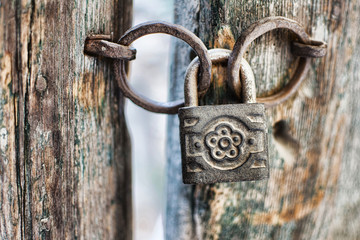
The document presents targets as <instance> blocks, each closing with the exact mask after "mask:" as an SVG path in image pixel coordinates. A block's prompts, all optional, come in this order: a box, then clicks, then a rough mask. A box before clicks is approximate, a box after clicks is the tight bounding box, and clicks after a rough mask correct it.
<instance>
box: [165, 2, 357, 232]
mask: <svg viewBox="0 0 360 240" xmlns="http://www.w3.org/2000/svg"><path fill="white" fill-rule="evenodd" d="M359 7H360V2H359V1H351V0H349V1H312V0H302V1H295V2H294V1H262V2H259V1H215V0H214V1H212V0H210V1H205V0H204V1H203V0H200V1H196V0H195V1H191V3H189V1H177V2H176V6H175V9H176V10H177V11H179V12H178V13H177V14H176V16H177V17H176V18H175V21H176V23H180V24H182V25H184V26H187V27H189V26H191V27H190V29H191V30H195V31H196V32H197V33H198V35H199V36H200V38H202V40H203V41H204V42H205V43H206V44H207V46H208V47H209V48H215V47H223V48H229V49H231V48H232V46H233V44H234V41H235V39H236V38H237V37H238V36H239V35H240V33H241V31H242V30H244V29H245V28H246V27H248V26H249V25H250V24H251V23H253V22H254V21H256V20H258V19H261V18H263V17H266V16H277V15H281V16H285V17H289V18H291V19H294V20H297V21H298V22H300V23H301V24H303V25H304V27H305V29H306V30H307V32H308V33H309V34H310V35H311V36H312V37H313V38H314V39H318V40H323V41H326V42H328V48H329V51H328V54H327V56H326V57H325V58H323V59H321V60H313V61H312V67H311V70H310V72H309V74H308V77H307V80H306V82H305V83H304V84H303V85H302V86H301V89H300V90H299V92H298V94H296V96H294V97H293V98H292V99H290V100H289V101H287V102H285V103H283V104H281V105H279V106H278V107H275V108H272V109H268V110H267V116H268V121H269V136H270V143H269V144H270V145H269V146H270V149H271V150H270V159H271V161H270V164H271V173H270V174H271V175H270V179H269V180H267V181H261V182H242V183H231V184H215V185H207V186H201V185H198V186H196V187H195V186H184V185H182V184H181V175H180V171H181V168H180V148H179V147H178V146H179V142H178V141H179V140H178V121H177V119H176V116H175V117H171V118H170V119H169V132H170V134H169V135H170V136H169V138H168V140H169V152H170V153H171V155H170V156H171V157H169V169H168V171H169V173H168V179H169V184H168V186H169V187H168V188H169V190H168V194H169V195H170V196H169V200H168V207H167V209H168V212H167V217H168V219H169V221H168V222H167V224H168V226H167V228H166V230H167V234H166V236H167V237H168V239H357V237H358V236H359V235H360V232H359V231H360V228H359V224H360V219H359V215H358V214H357V213H359V211H360V208H359V204H358V203H359V202H360V198H359V194H358V193H359V191H358V188H357V186H358V184H359V182H360V176H359V174H357V171H358V169H360V165H359V162H358V161H357V159H358V157H357V154H356V153H358V152H359V151H358V148H359V147H358V145H359V144H358V143H359V137H358V136H359V134H358V129H357V124H358V119H359V109H360V108H359V102H358V101H357V94H356V91H357V90H358V88H359V84H358V81H357V80H358V78H359V75H360V72H359V60H360V59H359V56H360V48H359V42H360V33H359V31H355V29H357V25H358V23H359V22H360V14H359V11H358V9H359ZM189 12H190V14H192V15H190V16H198V18H196V17H194V18H191V17H189ZM290 39H291V35H290V34H289V33H288V32H286V31H274V32H271V33H270V34H266V35H265V36H263V37H260V38H259V39H258V40H256V41H255V43H254V44H252V45H251V46H250V48H249V49H248V52H247V55H246V56H245V58H246V59H247V60H248V61H249V63H250V65H251V66H252V68H253V71H254V74H255V76H256V85H257V94H258V96H267V95H270V94H272V93H273V92H276V91H278V90H279V89H280V88H281V87H282V86H283V85H284V84H286V82H287V81H288V80H289V76H290V75H291V71H292V70H293V69H294V66H295V65H294V63H292V62H293V60H294V59H293V57H292V56H291V52H290V45H289V43H290V41H289V40H290ZM184 53H186V54H184ZM190 56H191V55H190V50H189V48H187V47H185V46H184V45H180V44H177V45H176V46H175V51H174V57H173V59H174V60H173V63H174V64H173V65H174V66H173V69H172V72H173V76H172V78H171V79H173V80H174V81H173V82H172V86H173V88H172V91H171V93H172V95H173V96H181V95H182V85H183V75H182V74H183V73H184V71H185V69H186V65H187V64H188V63H189V61H190ZM225 70H226V69H224V66H215V67H214V68H213V75H214V77H213V82H214V84H213V87H214V86H215V85H216V88H215V87H214V89H213V91H211V93H209V95H208V96H207V97H205V98H204V99H203V101H202V103H203V104H205V103H224V102H232V101H233V100H234V99H229V98H228V99H225V100H221V99H220V97H221V98H223V96H224V95H226V91H227V88H226V87H224V88H221V90H216V89H218V87H219V86H225V76H226V74H225V73H226V72H225ZM229 96H230V95H229ZM350 212H351V214H350ZM173 216H174V217H173Z"/></svg>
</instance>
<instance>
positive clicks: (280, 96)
mask: <svg viewBox="0 0 360 240" xmlns="http://www.w3.org/2000/svg"><path fill="white" fill-rule="evenodd" d="M281 28H283V29H288V30H290V31H292V32H293V33H295V34H296V36H297V37H298V38H299V41H300V43H303V44H311V40H310V37H309V35H308V34H307V33H306V32H305V30H304V28H303V27H302V26H301V25H300V24H299V23H298V22H296V21H294V20H291V19H288V18H285V17H267V18H263V19H261V20H259V21H257V22H255V23H253V24H252V25H251V26H249V27H248V28H247V29H246V30H245V31H243V32H242V33H241V35H240V37H239V38H238V39H237V40H236V43H235V45H234V49H233V51H232V53H231V56H230V58H229V63H228V74H229V75H228V84H229V86H230V87H231V88H232V89H233V90H234V91H235V92H236V94H237V96H238V97H241V95H242V94H243V93H242V92H241V91H244V89H242V90H241V85H245V83H244V82H242V79H241V78H239V74H238V73H239V69H240V67H239V62H240V61H241V59H242V56H243V55H244V53H245V51H246V49H247V47H248V46H249V45H250V44H251V42H252V41H254V40H255V39H256V38H258V37H260V36H261V35H263V34H264V33H267V32H269V31H271V30H274V29H281ZM309 63H310V58H304V57H300V59H299V63H298V66H297V68H296V70H295V73H294V75H293V76H292V78H291V80H290V82H289V83H288V84H287V85H286V86H285V87H284V88H283V89H282V90H281V91H280V92H278V93H276V94H274V95H272V96H270V97H264V98H258V99H257V101H258V102H262V103H264V104H265V105H267V106H273V105H277V104H279V103H281V102H283V101H285V100H286V99H288V98H289V97H290V96H291V95H292V94H293V93H295V92H296V90H297V89H298V88H299V86H300V84H301V82H302V81H303V80H304V78H305V75H306V73H307V71H308V70H309Z"/></svg>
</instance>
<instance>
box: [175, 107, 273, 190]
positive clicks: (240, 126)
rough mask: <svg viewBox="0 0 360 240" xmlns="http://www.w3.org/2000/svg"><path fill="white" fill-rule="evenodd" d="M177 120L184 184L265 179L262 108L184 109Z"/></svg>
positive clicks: (266, 157)
mask: <svg viewBox="0 0 360 240" xmlns="http://www.w3.org/2000/svg"><path fill="white" fill-rule="evenodd" d="M179 118H180V140H181V151H182V172H183V181H184V183H188V184H197V183H206V184H208V183H216V182H236V181H250V180H261V179H265V178H268V175H269V165H268V161H267V160H268V149H267V128H266V122H265V108H264V105H263V104H260V103H247V104H232V105H216V106H199V107H184V108H180V109H179Z"/></svg>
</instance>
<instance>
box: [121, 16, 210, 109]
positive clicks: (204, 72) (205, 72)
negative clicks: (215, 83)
mask: <svg viewBox="0 0 360 240" xmlns="http://www.w3.org/2000/svg"><path fill="white" fill-rule="evenodd" d="M152 33H165V34H169V35H172V36H174V37H177V38H179V39H181V40H183V41H185V42H186V43H188V44H189V45H190V46H191V47H192V48H193V49H194V51H195V52H196V54H197V55H198V57H199V59H200V66H201V71H200V76H199V88H198V90H199V92H206V90H207V89H208V88H209V86H210V79H211V60H210V57H209V55H208V51H207V49H206V47H205V45H204V43H203V42H202V41H201V40H200V39H199V38H198V37H197V36H196V35H195V34H193V33H192V32H190V31H189V30H187V29H186V28H184V27H182V26H179V25H176V24H170V23H166V22H146V23H143V24H140V25H137V26H135V27H133V28H131V29H129V30H128V31H127V32H126V33H125V34H124V35H123V36H122V37H121V38H120V40H119V42H118V43H119V44H121V45H124V46H129V45H130V44H131V43H132V42H133V41H135V40H136V39H138V38H140V37H142V36H144V35H148V34H152ZM114 73H115V78H116V80H117V82H118V84H119V87H120V88H121V90H122V91H123V93H124V95H125V96H126V97H128V98H129V99H130V100H131V101H132V102H134V103H135V104H137V105H138V106H140V107H142V108H144V109H146V110H148V111H151V112H156V113H168V114H175V113H177V112H178V109H179V108H180V107H182V106H183V101H182V100H178V101H173V102H168V103H160V102H157V101H153V100H150V99H148V98H146V97H144V96H142V95H140V94H138V93H136V92H135V91H134V90H133V89H132V88H131V87H130V86H129V85H128V82H127V76H126V71H125V62H124V61H122V60H115V61H114Z"/></svg>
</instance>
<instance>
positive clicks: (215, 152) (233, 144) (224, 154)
mask: <svg viewBox="0 0 360 240" xmlns="http://www.w3.org/2000/svg"><path fill="white" fill-rule="evenodd" d="M242 141H243V137H242V135H241V134H240V133H239V132H236V131H234V130H233V129H232V127H231V126H230V125H228V124H224V123H222V124H219V125H218V126H217V127H216V128H215V130H214V131H212V132H210V133H208V134H207V135H206V137H205V143H206V145H207V146H208V148H209V149H210V152H211V156H212V157H213V158H214V159H216V160H223V159H225V158H235V157H237V156H238V155H239V152H240V150H239V148H238V146H239V145H240V144H241V142H242Z"/></svg>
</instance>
